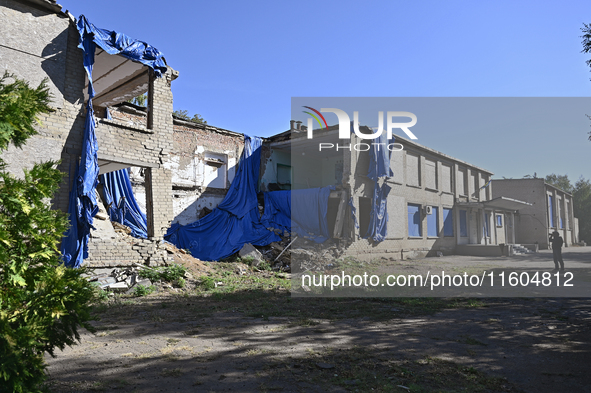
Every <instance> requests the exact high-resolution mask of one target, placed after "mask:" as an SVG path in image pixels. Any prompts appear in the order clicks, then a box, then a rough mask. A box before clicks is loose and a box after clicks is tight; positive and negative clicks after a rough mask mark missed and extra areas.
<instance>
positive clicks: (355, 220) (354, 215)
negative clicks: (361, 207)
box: [349, 197, 359, 229]
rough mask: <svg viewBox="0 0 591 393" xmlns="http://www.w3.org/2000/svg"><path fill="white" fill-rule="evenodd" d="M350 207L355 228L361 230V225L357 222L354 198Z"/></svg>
mask: <svg viewBox="0 0 591 393" xmlns="http://www.w3.org/2000/svg"><path fill="white" fill-rule="evenodd" d="M349 207H350V208H351V219H352V220H353V224H355V228H357V229H359V223H358V222H357V209H356V208H355V204H354V203H353V197H351V198H350V199H349Z"/></svg>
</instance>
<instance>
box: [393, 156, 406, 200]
mask: <svg viewBox="0 0 591 393" xmlns="http://www.w3.org/2000/svg"><path fill="white" fill-rule="evenodd" d="M402 153H403V152H402V151H394V152H392V154H391V157H390V169H392V173H393V174H394V176H393V177H392V178H391V179H390V180H392V181H393V182H394V183H398V184H403V183H404V164H403V161H402V160H403V159H404V155H403V154H402ZM403 211H404V210H403Z"/></svg>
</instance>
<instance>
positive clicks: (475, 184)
mask: <svg viewBox="0 0 591 393" xmlns="http://www.w3.org/2000/svg"><path fill="white" fill-rule="evenodd" d="M470 178H471V181H472V184H473V187H474V192H473V193H472V198H478V195H479V192H480V184H479V183H478V173H477V172H476V171H474V170H471V171H470Z"/></svg>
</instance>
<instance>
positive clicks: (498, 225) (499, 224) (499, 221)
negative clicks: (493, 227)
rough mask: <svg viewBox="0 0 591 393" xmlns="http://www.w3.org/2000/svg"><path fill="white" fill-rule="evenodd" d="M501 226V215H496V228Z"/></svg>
mask: <svg viewBox="0 0 591 393" xmlns="http://www.w3.org/2000/svg"><path fill="white" fill-rule="evenodd" d="M502 226H503V215H502V214H497V227H498V228H501V227H502Z"/></svg>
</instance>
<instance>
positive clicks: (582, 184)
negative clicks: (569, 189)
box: [573, 176, 591, 244]
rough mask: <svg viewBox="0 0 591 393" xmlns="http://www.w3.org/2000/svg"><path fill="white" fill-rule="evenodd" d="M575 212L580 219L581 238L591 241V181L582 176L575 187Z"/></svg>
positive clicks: (587, 241)
mask: <svg viewBox="0 0 591 393" xmlns="http://www.w3.org/2000/svg"><path fill="white" fill-rule="evenodd" d="M573 213H574V214H575V217H577V218H578V219H579V238H580V239H581V240H584V241H585V242H586V243H587V244H590V243H591V182H589V180H587V179H585V178H583V177H582V176H581V178H580V179H579V180H577V182H576V183H575V186H574V189H573Z"/></svg>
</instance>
